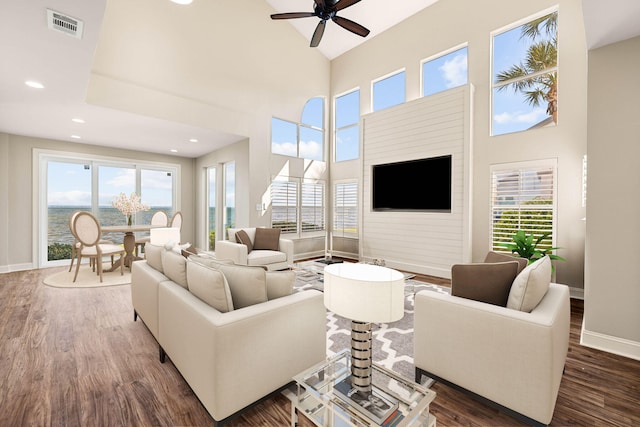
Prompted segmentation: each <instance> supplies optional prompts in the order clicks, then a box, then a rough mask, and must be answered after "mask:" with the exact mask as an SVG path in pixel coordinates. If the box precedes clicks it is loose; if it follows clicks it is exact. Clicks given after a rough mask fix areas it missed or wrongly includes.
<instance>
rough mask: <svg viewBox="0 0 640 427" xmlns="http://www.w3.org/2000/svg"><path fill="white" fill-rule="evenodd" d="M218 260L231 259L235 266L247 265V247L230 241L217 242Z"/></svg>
mask: <svg viewBox="0 0 640 427" xmlns="http://www.w3.org/2000/svg"><path fill="white" fill-rule="evenodd" d="M215 253H216V258H218V259H230V260H232V261H233V263H234V264H239V265H247V255H248V251H247V247H246V246H245V245H243V244H242V243H235V242H231V241H229V240H220V241H218V242H216V250H215Z"/></svg>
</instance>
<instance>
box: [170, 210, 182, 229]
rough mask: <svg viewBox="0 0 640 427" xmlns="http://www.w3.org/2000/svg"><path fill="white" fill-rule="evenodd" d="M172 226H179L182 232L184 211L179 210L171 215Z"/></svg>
mask: <svg viewBox="0 0 640 427" xmlns="http://www.w3.org/2000/svg"><path fill="white" fill-rule="evenodd" d="M169 227H171V228H177V229H178V230H180V231H181V232H182V212H180V211H177V212H176V213H174V214H173V216H172V217H171V223H170V224H169Z"/></svg>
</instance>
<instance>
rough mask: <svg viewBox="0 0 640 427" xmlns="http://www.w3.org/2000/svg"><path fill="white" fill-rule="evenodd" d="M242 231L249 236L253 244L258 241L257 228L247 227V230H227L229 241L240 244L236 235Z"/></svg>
mask: <svg viewBox="0 0 640 427" xmlns="http://www.w3.org/2000/svg"><path fill="white" fill-rule="evenodd" d="M240 230H244V232H245V233H247V236H249V239H250V240H251V242H252V243H255V241H256V228H255V227H245V228H229V229H227V235H228V236H229V237H228V240H229V241H230V242H233V243H240V242H238V241H237V240H236V233H237V232H238V231H240Z"/></svg>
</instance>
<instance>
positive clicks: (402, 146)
mask: <svg viewBox="0 0 640 427" xmlns="http://www.w3.org/2000/svg"><path fill="white" fill-rule="evenodd" d="M472 96H473V86H471V85H465V86H461V87H458V88H455V89H450V90H448V91H445V92H441V93H438V94H435V95H431V96H427V97H423V98H419V99H417V100H414V101H410V102H407V103H404V104H401V105H398V106H395V107H392V108H389V109H385V110H382V111H377V112H373V113H370V114H367V115H365V116H363V118H362V123H361V125H362V141H361V142H362V145H361V146H362V159H363V161H362V165H363V175H362V176H363V180H362V188H361V191H362V197H361V200H362V204H361V206H362V208H361V218H362V220H361V224H362V226H361V230H360V248H359V249H360V259H361V260H364V261H372V260H374V259H380V260H384V261H385V264H386V265H387V266H388V267H393V268H398V269H404V270H408V271H413V272H416V273H422V274H430V275H435V276H439V277H447V278H449V277H450V276H451V265H452V264H455V263H461V262H471V199H470V198H471V194H472V192H471V178H470V177H471V165H472V154H471V148H472V143H471V127H472V123H471V117H472V114H471V108H472ZM447 154H451V155H452V174H453V175H452V192H453V194H452V207H451V213H440V212H397V211H393V212H373V211H372V210H371V167H372V165H376V164H381V163H392V162H400V161H405V160H413V159H422V158H427V157H435V156H442V155H447ZM407 185H411V186H413V187H414V188H415V194H416V197H420V189H421V188H424V187H425V186H428V185H429V183H427V182H411V183H407Z"/></svg>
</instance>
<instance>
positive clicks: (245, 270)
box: [217, 264, 267, 309]
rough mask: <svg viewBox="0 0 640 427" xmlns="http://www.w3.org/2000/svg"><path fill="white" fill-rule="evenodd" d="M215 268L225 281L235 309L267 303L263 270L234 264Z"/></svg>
mask: <svg viewBox="0 0 640 427" xmlns="http://www.w3.org/2000/svg"><path fill="white" fill-rule="evenodd" d="M217 268H218V269H219V270H220V271H222V273H224V276H225V277H226V279H227V283H228V284H229V290H230V291H231V298H232V299H233V307H234V308H235V309H239V308H243V307H248V306H250V305H254V304H259V303H261V302H265V301H267V283H266V275H265V270H264V269H263V268H261V267H245V266H243V265H235V264H234V265H225V264H220V265H218V266H217Z"/></svg>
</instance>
